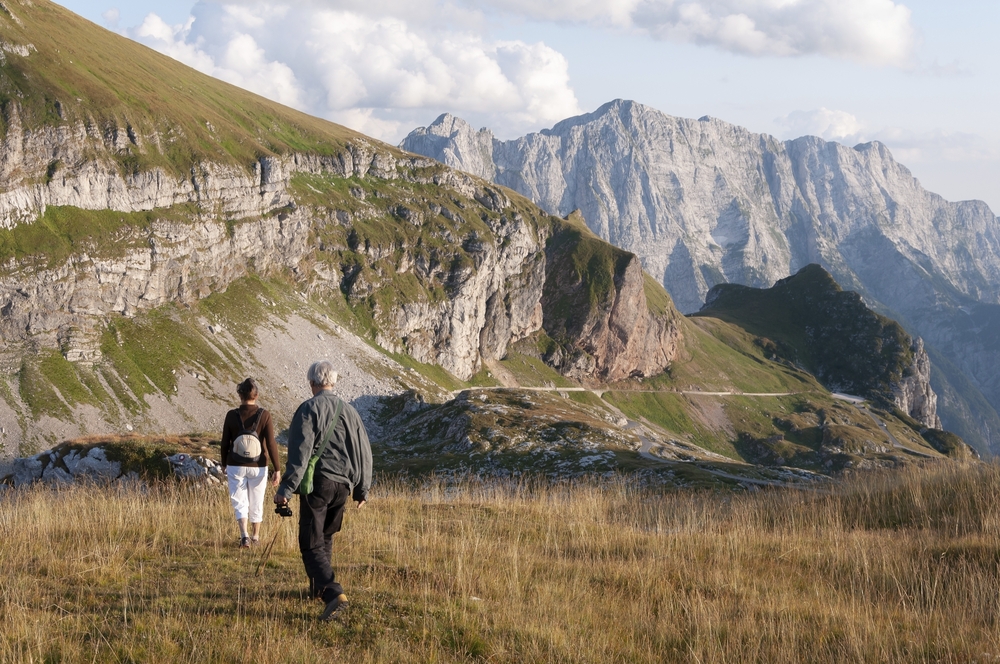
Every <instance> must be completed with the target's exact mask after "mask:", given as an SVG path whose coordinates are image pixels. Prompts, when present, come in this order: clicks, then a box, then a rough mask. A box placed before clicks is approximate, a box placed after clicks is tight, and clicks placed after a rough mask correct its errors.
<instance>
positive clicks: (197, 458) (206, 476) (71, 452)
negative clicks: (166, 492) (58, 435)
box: [0, 443, 226, 489]
mask: <svg viewBox="0 0 1000 664" xmlns="http://www.w3.org/2000/svg"><path fill="white" fill-rule="evenodd" d="M110 447H113V448H117V449H128V446H127V445H126V446H125V447H124V448H123V447H122V445H120V444H119V445H116V446H110ZM111 455H114V450H113V451H112V452H111ZM160 461H162V462H163V464H164V465H165V467H166V468H169V472H170V473H171V475H172V476H173V477H174V478H176V479H178V480H184V481H188V482H199V483H206V484H220V483H222V482H224V481H225V478H226V476H225V474H224V473H223V472H222V468H221V467H220V466H219V464H218V462H216V461H214V460H213V459H209V458H207V457H205V456H202V455H197V454H186V453H178V454H173V455H170V456H164V457H162V458H161V459H160ZM152 463H153V464H155V463H156V460H154V461H153V462H152ZM157 477H158V475H152V474H150V473H140V472H139V470H138V469H136V468H123V466H122V463H121V462H120V461H114V460H112V459H111V458H110V456H109V452H108V450H107V449H105V447H102V446H100V445H94V446H80V445H76V444H73V443H64V444H62V445H59V446H57V447H54V448H52V449H51V450H46V451H44V452H40V453H38V454H36V455H34V456H31V457H26V458H19V459H14V460H13V461H12V462H11V463H10V471H9V472H8V474H6V475H5V476H3V477H0V486H3V485H6V486H11V487H14V488H16V489H23V488H26V487H29V486H31V485H32V484H35V483H37V482H41V483H43V484H49V485H69V484H74V483H99V484H108V483H112V482H114V483H125V484H136V483H139V482H143V481H149V480H153V479H156V478H157Z"/></svg>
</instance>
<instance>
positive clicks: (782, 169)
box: [401, 100, 1000, 451]
mask: <svg viewBox="0 0 1000 664" xmlns="http://www.w3.org/2000/svg"><path fill="white" fill-rule="evenodd" d="M401 147H403V148H404V149H406V150H409V151H412V152H416V153H419V154H423V155H427V156H430V157H433V158H435V159H437V160H439V161H441V162H443V163H445V164H447V165H450V166H453V167H455V168H458V169H461V170H464V171H466V172H469V173H473V174H476V175H478V176H480V177H483V178H487V179H491V180H493V181H494V182H496V183H498V184H502V185H504V186H506V187H510V188H511V189H513V190H515V191H517V192H519V193H521V194H523V195H525V196H527V197H528V198H530V199H531V200H533V201H535V202H536V203H537V204H538V205H540V206H541V207H542V208H543V209H545V210H547V211H549V212H551V213H553V214H557V215H566V214H569V213H570V212H572V211H574V210H579V211H580V213H581V215H582V217H583V218H584V219H585V220H586V222H587V224H588V225H589V226H590V228H592V229H593V230H594V232H595V233H597V234H598V235H599V236H600V237H602V238H604V239H606V240H608V241H610V242H612V243H613V244H615V245H617V246H619V247H622V248H624V249H626V250H628V251H631V252H634V253H635V254H637V255H638V256H639V257H640V258H641V260H642V263H643V266H644V267H645V269H646V270H647V271H649V272H650V274H652V275H653V276H654V277H655V278H656V279H658V280H659V281H660V282H661V283H662V284H663V285H664V287H665V288H666V289H667V291H668V292H669V293H670V294H671V296H672V298H673V299H674V301H675V302H676V303H677V305H678V308H679V309H680V310H681V311H684V312H688V313H690V312H696V311H698V310H699V309H700V308H701V307H702V306H703V305H704V303H705V297H706V295H707V294H708V292H709V290H710V289H711V288H712V287H713V286H715V285H717V284H721V283H738V284H745V285H747V286H752V287H769V286H771V285H772V284H773V283H775V282H776V281H778V280H779V279H782V278H784V277H787V276H788V275H790V274H793V273H795V272H796V271H797V270H799V269H800V268H802V267H804V266H806V265H808V264H811V263H816V264H819V265H822V266H823V267H824V268H825V269H826V270H828V271H829V272H830V273H831V274H832V275H833V277H834V278H835V279H836V281H837V282H838V283H839V284H841V285H842V286H843V287H845V288H848V289H850V290H854V291H857V292H858V293H860V294H861V296H862V297H863V298H864V300H865V302H866V303H868V304H869V305H870V306H872V307H874V308H875V309H876V310H878V311H879V312H881V313H882V314H885V315H887V316H889V317H891V318H894V319H896V320H899V321H900V322H901V323H902V324H903V325H904V327H905V328H906V329H907V330H908V331H909V332H910V333H911V334H914V335H916V336H920V337H922V338H923V339H924V341H925V342H926V346H927V349H928V352H929V354H930V356H931V358H932V361H933V374H932V375H933V385H934V388H935V390H936V391H937V392H938V394H940V395H941V399H940V404H939V405H940V413H941V418H942V420H943V421H944V423H945V426H946V427H948V428H949V429H953V430H956V431H958V432H960V433H961V434H962V436H963V437H965V438H966V439H967V440H969V441H970V442H973V443H974V444H975V445H976V446H977V447H979V448H980V449H981V450H983V451H987V450H990V449H994V448H998V446H1000V417H998V409H1000V379H998V378H997V377H998V376H1000V306H998V303H1000V223H998V220H997V217H996V215H994V214H993V213H992V211H991V210H990V209H989V207H988V206H987V205H986V204H985V203H982V202H979V201H964V202H958V203H953V202H948V201H946V200H944V199H943V198H942V197H940V196H938V195H936V194H933V193H931V192H928V191H926V190H925V189H923V188H922V187H921V186H920V183H919V182H918V181H917V180H916V179H915V178H914V177H913V175H912V174H911V173H910V171H909V170H907V169H906V168H905V167H904V166H903V165H901V164H899V163H898V162H896V161H895V160H894V159H893V158H892V155H891V154H890V152H889V150H888V149H887V148H886V146H885V145H883V144H881V143H878V142H872V143H865V144H861V145H857V146H855V147H846V146H844V145H840V144H838V143H834V142H827V141H824V140H822V139H819V138H816V137H809V136H806V137H802V138H798V139H795V140H790V141H780V140H778V139H776V138H774V137H772V136H768V135H764V134H755V133H752V132H750V131H748V130H746V129H743V128H741V127H738V126H735V125H732V124H728V123H726V122H723V121H721V120H718V119H715V118H710V117H702V118H700V119H698V120H689V119H682V118H676V117H671V116H669V115H666V114H664V113H662V112H660V111H657V110H655V109H652V108H649V107H647V106H643V105H642V104H638V103H636V102H631V101H623V100H616V101H613V102H610V103H608V104H605V105H604V106H602V107H601V108H599V109H597V110H596V111H594V112H593V113H589V114H586V115H581V116H578V117H574V118H570V119H567V120H564V121H562V122H560V123H558V124H556V125H555V126H553V127H552V128H551V129H547V130H543V131H541V132H538V133H533V134H529V135H527V136H523V137H521V138H516V139H512V140H499V139H497V138H495V137H494V136H493V134H492V132H490V131H489V129H480V130H475V129H473V128H472V127H471V126H470V125H468V123H466V122H464V121H463V120H461V119H459V118H456V117H453V116H451V115H447V114H445V115H442V116H441V117H439V118H438V119H437V120H436V121H435V122H434V123H432V124H431V125H430V126H428V127H424V128H419V129H416V130H414V131H413V132H411V133H410V135H409V136H407V137H406V139H405V140H404V141H403V142H402V143H401ZM998 449H1000V448H998Z"/></svg>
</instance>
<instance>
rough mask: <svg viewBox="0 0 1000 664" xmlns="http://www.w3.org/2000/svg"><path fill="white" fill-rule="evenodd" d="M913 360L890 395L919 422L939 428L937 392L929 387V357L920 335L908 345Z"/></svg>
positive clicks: (899, 406) (894, 384) (904, 410)
mask: <svg viewBox="0 0 1000 664" xmlns="http://www.w3.org/2000/svg"><path fill="white" fill-rule="evenodd" d="M910 350H911V352H912V353H913V362H912V363H911V364H910V366H909V367H907V368H906V370H905V371H904V372H903V377H902V379H901V380H899V381H897V382H895V383H893V385H892V388H891V389H892V397H893V402H894V403H895V404H896V406H897V407H898V408H899V409H900V410H901V411H903V412H904V413H906V414H907V415H909V416H910V417H912V418H913V419H915V420H916V421H918V422H920V423H921V424H923V425H925V426H927V427H929V428H931V429H940V428H941V418H940V417H938V414H937V394H935V393H934V389H933V388H932V387H931V359H930V357H928V356H927V351H926V350H924V341H923V339H921V338H920V337H916V338H915V339H914V340H913V345H912V346H911V347H910Z"/></svg>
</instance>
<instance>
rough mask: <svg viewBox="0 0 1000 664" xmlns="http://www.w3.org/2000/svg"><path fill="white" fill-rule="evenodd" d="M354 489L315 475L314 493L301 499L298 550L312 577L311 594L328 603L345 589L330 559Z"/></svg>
mask: <svg viewBox="0 0 1000 664" xmlns="http://www.w3.org/2000/svg"><path fill="white" fill-rule="evenodd" d="M350 498H351V487H349V486H348V485H346V484H344V483H342V482H335V481H333V480H331V479H328V478H326V477H324V476H323V475H322V474H320V473H316V475H315V478H314V480H313V492H312V493H311V494H309V495H308V496H299V510H300V511H299V551H301V552H302V563H303V564H304V565H305V568H306V575H307V576H308V577H309V592H310V593H312V596H313V597H320V598H322V599H323V601H324V602H329V601H330V600H331V599H333V598H334V597H336V596H337V595H339V594H341V593H342V592H344V589H343V588H342V587H341V585H340V584H339V583H337V581H336V579H335V578H334V574H333V566H332V565H331V563H330V559H331V557H332V555H333V535H334V533H338V532H340V526H341V524H343V522H344V509H345V508H346V507H347V502H348V501H349V500H350Z"/></svg>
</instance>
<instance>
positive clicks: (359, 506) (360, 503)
mask: <svg viewBox="0 0 1000 664" xmlns="http://www.w3.org/2000/svg"><path fill="white" fill-rule="evenodd" d="M367 502H368V501H367V500H359V501H358V509H361V508H362V507H363V506H364V504H365V503H367Z"/></svg>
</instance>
